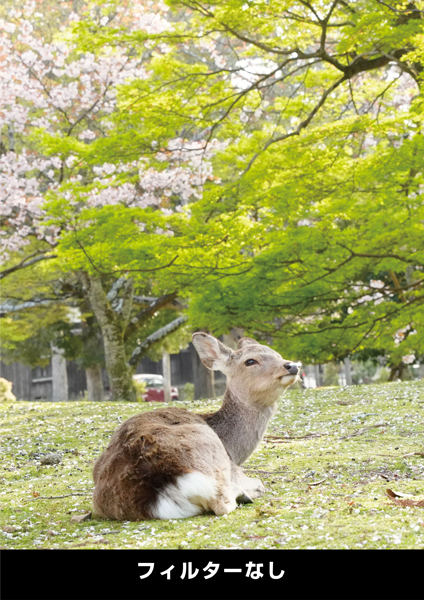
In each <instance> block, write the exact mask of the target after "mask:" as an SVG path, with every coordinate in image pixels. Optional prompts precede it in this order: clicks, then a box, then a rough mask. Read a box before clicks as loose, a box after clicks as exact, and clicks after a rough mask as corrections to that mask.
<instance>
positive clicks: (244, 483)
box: [231, 462, 265, 502]
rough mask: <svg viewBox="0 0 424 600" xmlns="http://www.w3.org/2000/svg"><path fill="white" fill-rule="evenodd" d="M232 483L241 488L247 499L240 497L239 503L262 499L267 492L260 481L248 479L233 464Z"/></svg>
mask: <svg viewBox="0 0 424 600" xmlns="http://www.w3.org/2000/svg"><path fill="white" fill-rule="evenodd" d="M231 481H232V482H233V483H235V484H236V485H237V486H239V487H240V488H241V489H242V490H243V492H244V495H245V496H246V497H247V498H246V499H245V500H243V496H239V497H238V498H237V500H238V501H239V502H249V500H254V499H255V498H260V497H261V496H262V495H263V493H264V492H265V487H264V485H263V483H262V481H261V480H260V479H256V478H253V477H247V476H246V475H245V474H244V473H243V471H242V470H241V468H240V467H238V466H237V465H236V464H234V463H233V462H232V463H231Z"/></svg>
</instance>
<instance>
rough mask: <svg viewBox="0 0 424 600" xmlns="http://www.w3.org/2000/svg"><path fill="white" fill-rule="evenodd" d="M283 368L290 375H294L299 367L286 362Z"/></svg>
mask: <svg viewBox="0 0 424 600" xmlns="http://www.w3.org/2000/svg"><path fill="white" fill-rule="evenodd" d="M284 368H285V370H286V371H287V372H288V373H290V375H296V374H297V372H298V371H299V369H298V368H297V365H295V364H294V363H286V364H285V365H284Z"/></svg>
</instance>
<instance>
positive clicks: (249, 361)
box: [244, 358, 258, 367]
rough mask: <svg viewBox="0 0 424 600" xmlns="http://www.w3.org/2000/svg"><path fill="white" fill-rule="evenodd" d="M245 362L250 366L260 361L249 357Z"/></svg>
mask: <svg viewBox="0 0 424 600" xmlns="http://www.w3.org/2000/svg"><path fill="white" fill-rule="evenodd" d="M244 364H245V365H246V367H250V365H257V364H258V361H257V360H254V359H253V358H249V359H248V360H246V362H245V363H244Z"/></svg>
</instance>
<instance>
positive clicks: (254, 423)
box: [202, 388, 277, 465]
mask: <svg viewBox="0 0 424 600" xmlns="http://www.w3.org/2000/svg"><path fill="white" fill-rule="evenodd" d="M276 410H277V403H275V404H273V405H271V406H257V405H254V404H250V403H247V402H243V401H242V399H240V398H239V397H238V396H237V394H235V393H234V392H233V391H232V390H231V389H229V388H227V389H226V390H225V395H224V399H223V402H222V406H221V408H220V409H219V410H218V411H217V412H216V413H211V414H206V415H202V416H203V418H204V419H205V421H206V423H207V424H208V425H209V427H211V428H212V429H213V430H214V431H215V432H216V433H217V435H218V436H219V437H220V439H221V441H222V443H223V444H224V446H225V449H226V450H227V452H228V454H229V456H230V458H231V460H232V461H233V462H235V463H236V464H237V465H241V464H242V463H244V461H245V460H246V459H247V458H248V457H249V456H250V455H251V454H252V452H253V451H254V450H255V448H256V447H257V446H258V444H259V442H260V441H261V440H262V438H263V436H264V433H265V431H266V428H267V425H268V423H269V421H270V419H272V417H273V416H274V415H275V412H276Z"/></svg>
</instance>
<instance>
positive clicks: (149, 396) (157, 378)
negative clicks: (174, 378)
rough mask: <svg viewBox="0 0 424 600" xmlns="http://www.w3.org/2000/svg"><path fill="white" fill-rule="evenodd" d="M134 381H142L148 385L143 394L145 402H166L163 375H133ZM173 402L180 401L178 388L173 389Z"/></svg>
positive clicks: (173, 387)
mask: <svg viewBox="0 0 424 600" xmlns="http://www.w3.org/2000/svg"><path fill="white" fill-rule="evenodd" d="M133 379H134V381H142V382H144V383H145V384H146V391H145V393H144V394H143V400H144V401H145V402H165V392H164V390H163V377H162V375H156V374H155V375H153V374H149V373H143V374H138V375H133ZM171 400H178V388H176V387H175V386H172V387H171Z"/></svg>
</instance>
